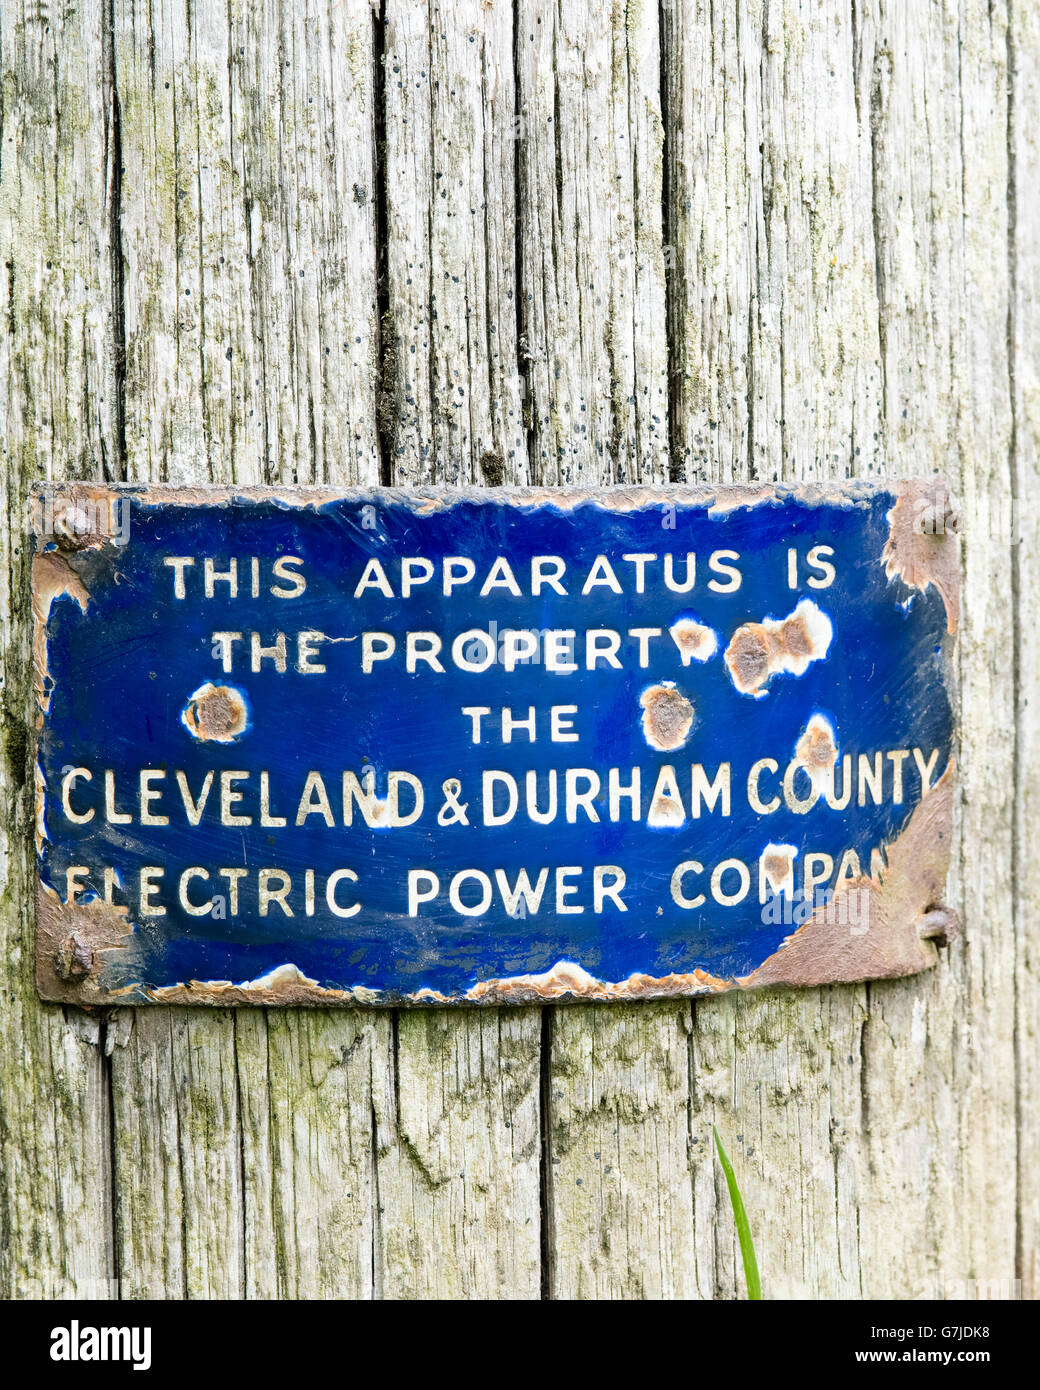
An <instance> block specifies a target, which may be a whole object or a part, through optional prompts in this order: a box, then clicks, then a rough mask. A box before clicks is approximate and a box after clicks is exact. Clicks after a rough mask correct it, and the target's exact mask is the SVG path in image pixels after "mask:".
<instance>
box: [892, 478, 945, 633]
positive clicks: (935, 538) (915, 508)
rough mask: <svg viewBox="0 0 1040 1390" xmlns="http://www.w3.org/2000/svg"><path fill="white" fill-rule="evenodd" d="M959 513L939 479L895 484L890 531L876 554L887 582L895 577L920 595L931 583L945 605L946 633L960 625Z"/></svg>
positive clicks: (943, 483)
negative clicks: (879, 556)
mask: <svg viewBox="0 0 1040 1390" xmlns="http://www.w3.org/2000/svg"><path fill="white" fill-rule="evenodd" d="M958 519H959V509H958V507H957V503H956V501H955V499H954V497H953V495H952V493H951V492H950V490H949V488H948V487H947V485H946V483H945V482H944V481H943V480H942V479H941V478H934V479H929V480H928V481H927V482H916V481H912V482H906V483H902V484H900V492H899V497H898V499H897V501H896V504H895V506H894V507H893V508H892V510H891V512H890V513H889V517H888V521H889V533H888V540H887V541H886V542H885V548H884V550H883V551H882V552H881V563H882V564H883V565H884V567H885V576H886V578H888V579H894V578H897V577H898V578H899V579H901V580H902V581H903V583H904V584H908V585H909V586H910V587H911V588H912V589H919V590H920V591H921V592H922V593H924V592H925V591H926V590H927V589H928V586H929V585H930V584H934V585H935V587H936V588H937V589H938V591H939V593H940V594H941V595H942V601H943V603H944V604H945V606H946V629H947V631H948V632H951V633H952V632H956V631H957V625H958V622H959V621H960V582H959V581H960V553H959V548H958V542H957V534H956V533H957V527H958Z"/></svg>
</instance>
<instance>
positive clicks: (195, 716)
mask: <svg viewBox="0 0 1040 1390" xmlns="http://www.w3.org/2000/svg"><path fill="white" fill-rule="evenodd" d="M181 719H182V720H183V721H184V724H185V727H186V728H187V729H188V730H189V731H190V732H191V733H192V734H194V736H195V737H196V738H197V739H199V740H200V741H201V742H213V743H233V742H234V741H235V739H236V738H238V737H239V736H240V735H241V734H242V733H243V732H244V731H245V727H246V702H245V700H243V699H242V696H241V695H240V694H239V692H238V691H237V690H235V689H234V687H233V686H230V685H212V684H211V683H210V682H209V681H207V682H206V684H205V685H200V686H199V688H198V690H196V691H195V693H194V695H192V696H191V698H190V699H189V701H188V703H187V705H186V706H185V708H184V712H183V714H182V715H181Z"/></svg>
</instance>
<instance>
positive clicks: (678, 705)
mask: <svg viewBox="0 0 1040 1390" xmlns="http://www.w3.org/2000/svg"><path fill="white" fill-rule="evenodd" d="M639 703H640V705H641V706H642V707H643V715H642V719H641V723H642V726H643V737H644V738H645V739H646V741H647V743H648V744H649V745H650V747H651V748H656V749H657V751H658V752H659V753H671V752H672V751H673V750H674V749H676V748H681V747H682V746H683V744H684V743H685V742H686V740H687V738H688V737H689V734H690V730H691V729H692V728H693V705H692V704H691V703H690V701H689V700H688V699H687V698H686V696H685V695H684V694H683V693H682V691H681V690H677V689H676V687H675V682H674V681H662V682H661V683H660V684H659V685H651V686H650V687H649V688H648V689H646V690H644V691H643V693H642V695H640V697H639Z"/></svg>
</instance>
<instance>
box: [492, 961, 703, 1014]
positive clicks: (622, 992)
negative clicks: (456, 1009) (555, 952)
mask: <svg viewBox="0 0 1040 1390" xmlns="http://www.w3.org/2000/svg"><path fill="white" fill-rule="evenodd" d="M725 988H726V982H725V981H724V980H718V979H716V978H715V977H714V976H713V975H708V974H706V973H705V971H703V970H694V971H693V972H692V973H691V974H688V975H664V976H657V977H655V976H651V975H640V974H636V975H630V976H629V977H628V979H627V980H620V981H618V982H617V983H610V982H608V981H604V980H597V979H596V977H595V976H594V975H590V974H589V972H588V971H587V970H585V969H583V967H582V966H580V965H577V964H575V962H574V961H569V960H560V961H557V962H556V964H555V965H554V966H553V967H552V969H551V970H547V971H546V972H545V973H544V974H542V975H513V976H511V977H510V978H508V979H504V980H483V981H481V983H480V984H477V985H474V986H473V988H472V989H471V990H469V992H468V993H467V995H466V998H467V999H473V1000H478V1001H479V1002H481V1003H484V1004H498V1003H513V1004H536V1003H544V1002H545V1001H546V1000H548V999H563V998H566V997H568V996H569V997H571V998H574V999H589V1000H608V999H667V998H670V997H672V996H675V995H683V996H685V995H690V994H711V993H713V992H714V991H716V990H720V989H725Z"/></svg>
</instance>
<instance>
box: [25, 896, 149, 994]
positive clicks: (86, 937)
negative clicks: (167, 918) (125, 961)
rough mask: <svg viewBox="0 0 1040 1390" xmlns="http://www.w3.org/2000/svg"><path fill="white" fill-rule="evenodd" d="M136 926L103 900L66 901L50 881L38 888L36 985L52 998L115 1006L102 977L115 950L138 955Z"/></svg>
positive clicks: (123, 954) (121, 908)
mask: <svg viewBox="0 0 1040 1390" xmlns="http://www.w3.org/2000/svg"><path fill="white" fill-rule="evenodd" d="M133 947H134V928H133V924H132V923H131V921H130V916H129V912H128V910H127V908H125V907H119V906H115V905H113V904H111V903H106V902H104V901H103V900H102V899H100V898H91V899H89V900H88V901H86V902H75V903H64V902H62V900H61V899H60V898H59V896H58V894H57V893H56V892H55V891H54V890H53V888H50V887H48V886H47V884H45V883H39V882H38V883H37V885H36V983H37V987H38V988H39V990H40V993H41V994H43V995H44V997H45V998H47V999H59V1000H62V999H63V1000H67V1001H68V1002H69V1003H78V1004H92V1003H104V1002H110V999H111V994H110V992H109V990H108V989H107V987H106V985H105V983H104V980H103V974H104V969H105V965H106V962H107V960H108V958H109V957H110V955H111V954H112V953H113V952H116V953H119V955H120V956H122V957H127V956H130V957H132V956H133Z"/></svg>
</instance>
